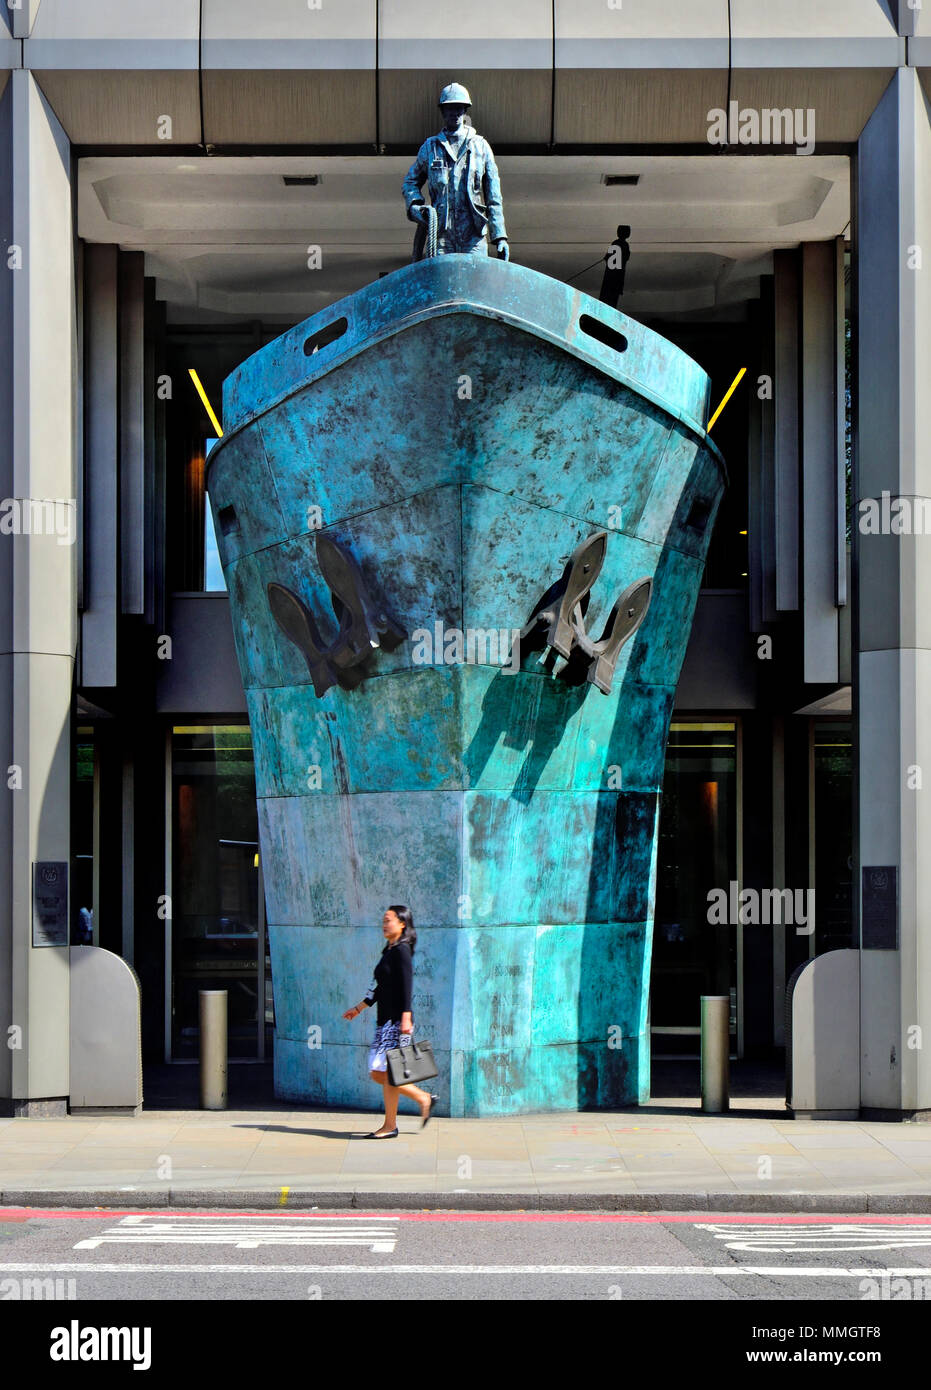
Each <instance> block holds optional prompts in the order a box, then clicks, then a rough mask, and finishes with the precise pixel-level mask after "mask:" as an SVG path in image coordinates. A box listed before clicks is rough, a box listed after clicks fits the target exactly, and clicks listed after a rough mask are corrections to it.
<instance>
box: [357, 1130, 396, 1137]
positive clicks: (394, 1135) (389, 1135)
mask: <svg viewBox="0 0 931 1390" xmlns="http://www.w3.org/2000/svg"><path fill="white" fill-rule="evenodd" d="M362 1137H363V1139H397V1137H398V1131H397V1130H396V1129H389V1131H388V1133H387V1134H376V1133H375V1132H374V1131H373V1132H372V1133H371V1134H363V1136H362Z"/></svg>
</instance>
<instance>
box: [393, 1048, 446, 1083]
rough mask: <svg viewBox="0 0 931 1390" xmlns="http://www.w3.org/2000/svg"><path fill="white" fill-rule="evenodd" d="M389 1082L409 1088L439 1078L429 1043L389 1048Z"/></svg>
mask: <svg viewBox="0 0 931 1390" xmlns="http://www.w3.org/2000/svg"><path fill="white" fill-rule="evenodd" d="M385 1061H386V1062H387V1064H388V1080H389V1081H390V1083H391V1085H392V1086H407V1085H409V1084H414V1085H416V1083H417V1082H418V1081H429V1080H430V1078H431V1077H432V1076H439V1074H440V1073H439V1071H438V1070H437V1065H436V1062H435V1061H434V1060H433V1048H432V1047H431V1046H430V1044H429V1043H428V1042H410V1043H408V1044H407V1046H406V1047H389V1049H388V1051H387V1052H386V1053H385Z"/></svg>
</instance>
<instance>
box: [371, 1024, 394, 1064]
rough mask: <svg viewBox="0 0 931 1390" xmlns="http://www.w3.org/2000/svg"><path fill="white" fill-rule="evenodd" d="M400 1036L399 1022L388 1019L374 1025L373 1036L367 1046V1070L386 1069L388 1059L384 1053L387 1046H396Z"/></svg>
mask: <svg viewBox="0 0 931 1390" xmlns="http://www.w3.org/2000/svg"><path fill="white" fill-rule="evenodd" d="M400 1038H401V1025H400V1023H399V1022H392V1020H390V1019H389V1020H388V1022H387V1023H381V1024H378V1025H377V1026H376V1028H375V1037H374V1039H373V1041H372V1046H371V1047H370V1048H369V1071H387V1070H388V1059H387V1057H386V1056H385V1053H386V1052H387V1051H388V1049H389V1048H391V1047H397V1045H398V1042H399V1041H400Z"/></svg>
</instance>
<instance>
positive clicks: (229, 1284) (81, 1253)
mask: <svg viewBox="0 0 931 1390" xmlns="http://www.w3.org/2000/svg"><path fill="white" fill-rule="evenodd" d="M386 1275H389V1276H390V1278H386ZM387 1287H390V1288H392V1289H394V1290H395V1291H397V1290H398V1289H399V1288H403V1290H404V1294H405V1297H408V1298H410V1299H416V1300H427V1301H429V1300H453V1299H466V1300H482V1301H521V1300H558V1301H560V1302H564V1301H572V1300H588V1301H593V1300H594V1301H597V1300H631V1301H637V1300H651V1301H653V1300H697V1299H707V1300H714V1301H724V1302H726V1301H729V1300H730V1301H738V1302H739V1301H745V1300H770V1301H779V1302H784V1301H792V1300H828V1301H832V1302H837V1303H849V1304H858V1303H859V1304H860V1307H859V1309H857V1308H855V1307H852V1308H850V1309H849V1313H850V1314H858V1313H863V1314H867V1313H868V1312H869V1310H870V1307H871V1306H872V1307H874V1308H875V1306H876V1304H877V1303H878V1302H889V1301H898V1302H901V1301H903V1300H906V1301H925V1300H931V1217H927V1216H925V1217H918V1216H915V1217H912V1216H901V1217H847V1216H823V1217H819V1216H803V1217H799V1216H761V1215H759V1214H756V1215H741V1214H737V1213H728V1214H726V1215H720V1216H715V1215H709V1214H708V1213H707V1212H703V1213H697V1214H694V1215H690V1214H687V1213H681V1214H680V1213H675V1214H666V1215H664V1214H662V1213H659V1214H638V1213H632V1214H627V1213H623V1214H618V1213H614V1214H598V1213H591V1214H588V1213H586V1214H580V1213H578V1212H573V1213H558V1212H553V1213H540V1212H527V1213H521V1212H505V1213H488V1212H486V1213H475V1214H472V1213H463V1212H456V1213H443V1212H399V1213H386V1212H383V1211H380V1212H372V1213H365V1212H359V1211H353V1212H351V1213H340V1212H331V1211H327V1212H326V1213H319V1214H318V1213H315V1212H281V1213H270V1212H268V1211H265V1212H261V1213H256V1214H252V1215H250V1214H243V1213H241V1212H236V1213H231V1212H196V1213H190V1214H185V1213H179V1212H174V1211H172V1212H166V1211H165V1210H164V1209H162V1210H159V1211H149V1212H138V1213H127V1212H125V1211H119V1212H100V1211H94V1212H65V1211H39V1210H35V1209H15V1208H14V1209H9V1208H8V1209H0V1302H3V1301H7V1302H8V1303H13V1302H19V1301H21V1300H23V1299H29V1300H31V1301H33V1302H35V1301H37V1300H48V1299H55V1298H58V1299H63V1300H72V1299H73V1300H79V1301H82V1302H83V1301H85V1300H99V1299H107V1300H120V1301H135V1300H159V1301H171V1300H181V1299H184V1300H188V1299H190V1300H199V1299H202V1300H209V1301H216V1300H232V1299H244V1300H273V1301H276V1302H278V1301H282V1300H291V1301H295V1300H302V1301H306V1300H323V1299H328V1300H373V1301H374V1300H377V1301H379V1302H381V1301H383V1300H384V1299H385V1297H386V1288H387ZM6 1311H7V1313H10V1312H12V1311H13V1310H12V1309H11V1308H8V1309H7V1310H6ZM918 1311H919V1310H916V1312H918ZM62 1312H64V1310H62ZM844 1316H845V1317H846V1316H847V1313H846V1312H845V1313H844ZM2 1318H3V1311H2V1310H0V1327H2V1326H3V1323H2ZM861 1320H862V1321H867V1320H868V1319H867V1318H862V1319H861Z"/></svg>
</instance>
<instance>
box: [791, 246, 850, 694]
mask: <svg viewBox="0 0 931 1390" xmlns="http://www.w3.org/2000/svg"><path fill="white" fill-rule="evenodd" d="M841 289H843V279H841ZM801 308H802V313H801V337H802V370H801V420H802V431H801V438H802V483H801V487H802V547H801V552H802V581H803V587H802V592H803V595H804V599H803V611H802V619H803V633H804V679H805V681H806V682H808V683H810V684H819V683H828V682H833V681H836V680H837V657H838V635H837V634H838V625H837V599H838V583H837V572H838V564H837V562H838V555H837V547H838V515H837V500H838V499H837V467H838V462H837V461H838V444H839V441H838V438H837V400H836V390H837V318H838V312H839V313H840V318H841V321H843V316H844V306H843V299H841V303H840V305H839V306H838V303H837V247H836V244H835V242H833V241H814V242H805V243H804V244H803V246H802V276H801ZM841 442H842V441H841Z"/></svg>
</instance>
